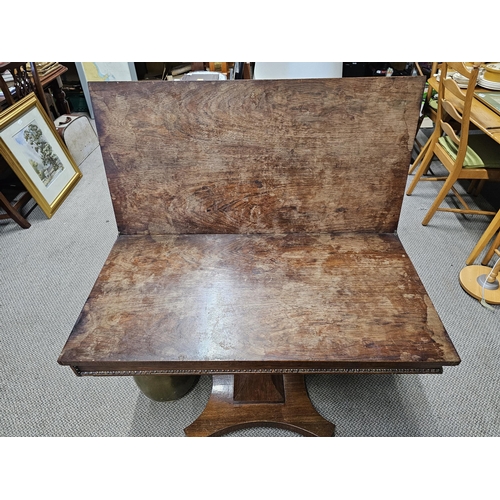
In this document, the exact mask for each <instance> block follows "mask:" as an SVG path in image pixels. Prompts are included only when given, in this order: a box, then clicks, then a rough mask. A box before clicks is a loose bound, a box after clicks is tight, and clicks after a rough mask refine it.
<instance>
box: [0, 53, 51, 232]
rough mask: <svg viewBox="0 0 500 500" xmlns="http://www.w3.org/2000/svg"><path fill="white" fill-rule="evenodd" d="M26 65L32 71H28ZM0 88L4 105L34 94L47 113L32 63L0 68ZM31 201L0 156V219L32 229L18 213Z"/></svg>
mask: <svg viewBox="0 0 500 500" xmlns="http://www.w3.org/2000/svg"><path fill="white" fill-rule="evenodd" d="M28 64H29V67H30V70H31V71H28ZM6 71H9V73H10V74H11V75H12V81H11V80H8V81H6V80H5V79H4V76H3V73H5V72H6ZM0 89H1V91H2V93H3V95H4V98H5V102H6V103H7V106H12V105H13V104H14V103H16V102H17V101H19V100H21V99H22V98H23V97H26V96H27V95H28V94H30V93H32V92H34V93H35V94H36V96H37V97H38V99H39V101H40V103H41V104H42V106H43V108H44V110H45V111H46V112H47V114H49V109H48V106H47V102H46V100H45V94H44V93H43V87H42V85H41V83H40V79H39V78H38V73H37V70H36V66H35V63H27V62H10V63H7V64H4V65H2V66H1V67H0ZM49 116H50V114H49ZM31 198H32V196H31V194H30V193H29V191H28V190H27V189H26V188H25V187H24V186H23V184H22V183H21V182H20V181H19V179H18V178H17V176H16V175H15V173H14V172H13V171H12V169H11V168H10V167H9V165H8V164H7V162H6V161H5V160H4V159H3V158H1V157H0V207H1V208H2V209H3V210H4V212H5V213H2V214H0V220H6V219H12V220H13V221H15V222H16V223H17V224H18V225H19V226H20V227H22V228H23V229H28V228H29V227H31V224H30V223H29V222H28V221H27V220H26V218H25V217H24V216H23V215H22V214H21V210H22V208H23V207H24V206H25V205H26V204H27V203H28V202H29V201H30V200H31Z"/></svg>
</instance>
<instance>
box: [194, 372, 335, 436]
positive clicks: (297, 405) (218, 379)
mask: <svg viewBox="0 0 500 500" xmlns="http://www.w3.org/2000/svg"><path fill="white" fill-rule="evenodd" d="M261 426H265V427H278V428H282V429H288V430H291V431H294V432H297V433H298V434H302V435H304V436H333V435H334V432H335V426H334V425H333V424H332V423H331V422H329V421H328V420H326V419H325V418H323V417H322V416H321V415H320V414H319V413H318V412H317V411H316V409H315V408H314V406H313V405H312V403H311V400H310V399H309V395H308V394H307V388H306V384H305V380H304V376H303V375H298V374H285V375H281V374H235V375H213V384H212V394H211V396H210V399H209V400H208V403H207V406H206V407H205V409H204V410H203V412H202V413H201V415H200V416H199V417H198V418H197V419H196V420H195V421H194V422H193V423H192V424H191V425H189V426H188V427H186V428H185V429H184V432H185V433H186V436H221V435H223V434H226V433H228V432H232V431H235V430H238V429H245V428H248V427H261Z"/></svg>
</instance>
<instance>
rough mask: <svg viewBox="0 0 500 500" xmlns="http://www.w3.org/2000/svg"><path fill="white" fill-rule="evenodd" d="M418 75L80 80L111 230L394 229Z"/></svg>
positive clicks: (416, 106)
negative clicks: (96, 140) (87, 96)
mask: <svg viewBox="0 0 500 500" xmlns="http://www.w3.org/2000/svg"><path fill="white" fill-rule="evenodd" d="M423 83H424V79H423V78H420V77H415V78H401V77H400V78H368V79H365V78H359V79H358V78H349V79H326V80H323V79H309V80H279V81H264V80H243V81H242V80H237V81H226V82H165V81H150V82H147V81H146V82H119V83H117V82H114V83H112V82H90V83H89V88H90V93H91V96H92V106H93V108H94V113H95V117H96V124H97V128H98V131H99V137H100V141H101V146H102V152H103V157H104V164H105V166H106V171H107V175H108V182H109V185H110V190H111V195H112V198H113V205H114V208H115V212H116V217H117V222H118V228H119V231H120V232H121V233H122V234H147V233H150V234H165V233H169V234H187V233H290V232H332V231H377V232H393V231H394V230H395V229H396V226H397V222H398V219H399V212H400V208H401V202H402V197H401V193H402V192H403V191H404V187H405V183H406V176H405V175H402V172H403V171H405V172H406V171H407V169H408V165H409V162H410V152H411V148H412V143H413V138H414V135H415V129H416V124H417V120H418V115H419V106H420V101H421V95H422V88H423Z"/></svg>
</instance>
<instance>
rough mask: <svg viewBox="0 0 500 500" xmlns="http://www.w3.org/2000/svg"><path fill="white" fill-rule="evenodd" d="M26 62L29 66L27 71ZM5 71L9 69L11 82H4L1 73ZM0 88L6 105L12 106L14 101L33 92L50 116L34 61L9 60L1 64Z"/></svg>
mask: <svg viewBox="0 0 500 500" xmlns="http://www.w3.org/2000/svg"><path fill="white" fill-rule="evenodd" d="M28 64H29V68H30V70H29V71H28ZM6 71H9V73H10V74H11V75H12V78H13V80H12V82H10V81H9V82H6V81H5V80H4V77H3V76H2V73H4V72H6ZM0 89H1V90H2V92H3V94H4V97H5V101H6V102H7V105H8V106H12V105H13V104H14V103H15V102H17V101H20V100H21V99H22V98H23V97H26V96H27V95H28V94H30V93H31V92H34V93H35V94H36V96H37V97H38V100H39V101H40V103H41V105H42V107H43V109H44V110H45V112H46V113H47V115H48V116H51V115H50V111H49V106H48V104H47V100H46V99H45V93H44V91H43V87H42V84H41V82H40V78H39V76H38V72H37V69H36V64H35V63H34V62H30V63H27V62H10V63H7V64H4V65H2V66H1V67H0Z"/></svg>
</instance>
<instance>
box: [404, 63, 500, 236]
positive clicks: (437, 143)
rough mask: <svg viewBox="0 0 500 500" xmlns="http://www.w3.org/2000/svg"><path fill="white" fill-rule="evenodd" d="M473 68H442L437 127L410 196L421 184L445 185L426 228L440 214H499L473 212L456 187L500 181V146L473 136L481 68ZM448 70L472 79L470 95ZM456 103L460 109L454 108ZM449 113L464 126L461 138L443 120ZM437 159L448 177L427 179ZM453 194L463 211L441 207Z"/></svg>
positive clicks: (457, 65) (426, 219)
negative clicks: (473, 107) (465, 182)
mask: <svg viewBox="0 0 500 500" xmlns="http://www.w3.org/2000/svg"><path fill="white" fill-rule="evenodd" d="M469 68H471V69H468V67H466V66H465V64H464V63H443V64H442V66H441V78H440V80H439V92H438V114H437V119H436V127H435V130H434V132H433V134H432V135H431V137H430V139H429V141H428V143H427V145H426V146H425V154H424V155H423V158H422V159H421V161H420V164H419V167H418V170H417V172H416V174H415V177H414V179H413V181H412V183H411V184H410V186H409V188H408V190H407V192H406V194H407V195H411V194H412V193H413V191H414V189H415V187H416V186H417V184H418V182H420V181H440V182H443V186H442V188H441V190H440V191H439V193H438V195H437V196H436V199H435V200H434V202H433V203H432V205H431V207H430V208H429V210H428V212H427V214H426V216H425V217H424V220H423V221H422V224H423V225H424V226H426V225H427V224H428V223H429V221H430V220H431V219H432V217H433V216H434V214H435V213H436V211H442V212H455V213H462V214H480V215H495V212H491V211H487V210H474V209H471V208H470V207H469V205H468V204H467V202H466V201H465V199H464V198H463V197H462V196H461V195H460V193H459V192H458V191H457V189H456V188H455V186H454V185H455V183H456V182H457V181H458V180H459V179H469V180H475V179H477V180H494V181H500V144H498V143H497V142H495V141H494V140H492V139H491V138H489V137H488V136H487V135H485V134H482V133H480V134H469V129H470V109H471V105H472V100H473V98H474V89H475V86H476V81H477V77H478V74H479V65H476V64H474V65H472V66H469ZM448 70H454V71H457V72H459V73H460V74H461V75H463V76H465V77H466V78H468V79H469V84H468V87H467V90H466V92H464V91H463V90H462V89H460V88H459V86H458V85H457V83H456V82H455V80H453V79H452V78H449V77H447V74H448ZM452 101H453V102H455V104H456V105H454V104H452ZM445 112H446V113H447V114H448V115H449V116H450V117H451V118H452V119H453V120H455V121H456V122H458V123H459V124H460V130H459V132H458V134H457V133H456V132H455V130H454V129H453V127H452V126H451V125H450V124H449V123H447V122H446V121H445V120H444V119H443V115H444V113H445ZM434 155H436V156H437V158H438V159H439V160H440V161H441V163H442V164H443V166H444V167H445V169H446V170H447V175H445V176H440V177H435V176H432V177H431V176H425V177H424V174H426V173H427V171H428V168H429V165H430V163H431V160H432V158H433V156H434ZM450 191H452V192H453V193H454V195H455V196H456V197H457V199H458V201H459V203H460V205H461V207H462V208H444V207H441V206H440V205H441V203H442V202H443V201H444V199H445V197H446V196H447V195H448V194H449V192H450Z"/></svg>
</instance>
